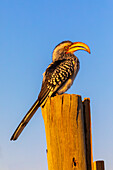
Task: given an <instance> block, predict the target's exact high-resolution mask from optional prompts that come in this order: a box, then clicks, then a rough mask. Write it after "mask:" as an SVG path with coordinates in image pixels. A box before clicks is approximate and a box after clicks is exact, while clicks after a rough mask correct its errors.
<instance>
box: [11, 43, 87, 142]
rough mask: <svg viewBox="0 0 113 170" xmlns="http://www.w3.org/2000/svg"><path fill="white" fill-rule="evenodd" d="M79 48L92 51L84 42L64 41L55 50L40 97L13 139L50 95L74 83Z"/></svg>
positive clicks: (44, 78)
mask: <svg viewBox="0 0 113 170" xmlns="http://www.w3.org/2000/svg"><path fill="white" fill-rule="evenodd" d="M77 50H85V51H87V52H88V53H90V49H89V47H88V46H87V45H86V44H84V43H82V42H74V43H73V42H71V41H63V42H61V43H60V44H58V45H57V46H56V47H55V49H54V50H53V54H52V63H51V64H50V65H49V66H48V68H47V69H46V71H45V73H44V74H43V81H42V87H41V91H40V93H39V96H38V99H37V100H36V102H35V103H34V104H33V106H32V107H31V108H30V110H29V111H28V112H27V114H26V115H25V117H24V118H23V120H22V121H21V122H20V124H19V125H18V127H17V129H16V130H15V132H14V134H13V135H12V137H11V140H16V139H17V138H18V136H19V135H20V133H21V132H22V131H23V129H24V128H25V126H26V125H27V123H28V122H29V120H30V119H31V118H32V116H33V115H34V114H35V112H36V111H37V109H38V108H39V107H40V106H44V104H45V102H46V101H47V99H48V97H49V96H52V95H55V94H56V93H58V94H62V93H64V92H65V91H67V90H68V89H69V88H70V86H71V85H72V84H73V81H74V79H75V77H76V75H77V73H78V71H79V60H78V58H77V57H76V56H75V55H74V52H75V51H77Z"/></svg>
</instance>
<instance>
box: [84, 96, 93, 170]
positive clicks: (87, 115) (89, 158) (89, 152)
mask: <svg viewBox="0 0 113 170" xmlns="http://www.w3.org/2000/svg"><path fill="white" fill-rule="evenodd" d="M83 115H84V130H85V144H86V162H87V170H92V168H93V148H92V130H91V112H90V99H89V98H85V99H84V101H83Z"/></svg>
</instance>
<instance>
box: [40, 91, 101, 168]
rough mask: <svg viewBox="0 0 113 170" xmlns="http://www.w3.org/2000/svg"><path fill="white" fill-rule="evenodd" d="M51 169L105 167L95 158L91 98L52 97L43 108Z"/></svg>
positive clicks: (76, 96)
mask: <svg viewBox="0 0 113 170" xmlns="http://www.w3.org/2000/svg"><path fill="white" fill-rule="evenodd" d="M42 115H43V119H44V124H45V131H46V140H47V159H48V170H104V161H96V162H93V149H92V130H91V113H90V99H89V98H85V99H84V101H83V102H82V100H81V96H79V95H75V94H72V95H70V94H63V95H57V96H55V97H51V98H49V99H48V100H47V103H46V105H45V106H44V108H42Z"/></svg>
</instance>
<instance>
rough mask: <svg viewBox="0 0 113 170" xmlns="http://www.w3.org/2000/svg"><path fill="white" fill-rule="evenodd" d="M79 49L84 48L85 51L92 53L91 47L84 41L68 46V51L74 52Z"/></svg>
mask: <svg viewBox="0 0 113 170" xmlns="http://www.w3.org/2000/svg"><path fill="white" fill-rule="evenodd" d="M78 50H84V51H87V52H88V53H89V54H90V48H89V47H88V45H86V44H85V43H82V42H74V43H72V44H71V45H70V46H69V47H68V49H67V53H74V52H75V51H78Z"/></svg>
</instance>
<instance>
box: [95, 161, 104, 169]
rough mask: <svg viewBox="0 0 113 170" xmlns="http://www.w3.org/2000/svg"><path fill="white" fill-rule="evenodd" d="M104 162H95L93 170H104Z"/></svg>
mask: <svg viewBox="0 0 113 170" xmlns="http://www.w3.org/2000/svg"><path fill="white" fill-rule="evenodd" d="M104 169H105V168H104V161H95V162H94V163H93V170H104Z"/></svg>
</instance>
